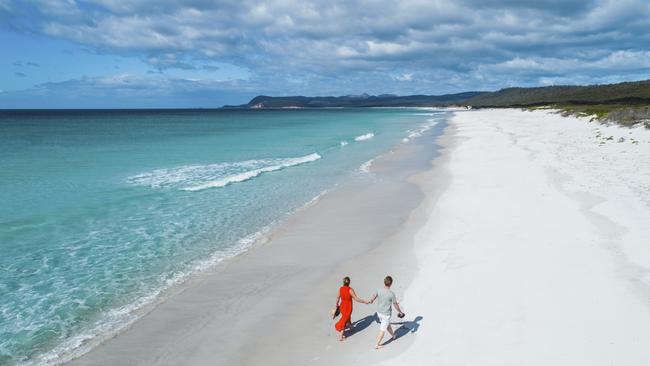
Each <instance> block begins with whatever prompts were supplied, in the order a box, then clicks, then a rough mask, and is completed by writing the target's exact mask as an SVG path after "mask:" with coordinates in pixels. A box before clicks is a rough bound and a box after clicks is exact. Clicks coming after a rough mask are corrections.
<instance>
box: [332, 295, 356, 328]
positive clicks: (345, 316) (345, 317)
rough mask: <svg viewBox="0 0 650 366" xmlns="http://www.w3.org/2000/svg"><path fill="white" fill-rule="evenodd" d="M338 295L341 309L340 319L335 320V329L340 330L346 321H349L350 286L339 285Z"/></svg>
mask: <svg viewBox="0 0 650 366" xmlns="http://www.w3.org/2000/svg"><path fill="white" fill-rule="evenodd" d="M339 295H340V296H341V304H340V305H339V307H340V309H341V319H339V321H338V322H336V325H335V327H336V330H337V331H339V332H340V331H342V330H343V329H344V328H345V325H346V324H347V323H350V322H351V321H350V316H352V296H351V295H350V286H341V288H340V289H339Z"/></svg>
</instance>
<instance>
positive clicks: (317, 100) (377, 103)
mask: <svg viewBox="0 0 650 366" xmlns="http://www.w3.org/2000/svg"><path fill="white" fill-rule="evenodd" d="M557 104H577V105H589V104H630V105H639V104H645V105H650V80H645V81H636V82H625V83H619V84H606V85H586V86H568V85H567V86H545V87H534V88H506V89H501V90H499V91H495V92H476V91H472V92H464V93H457V94H445V95H408V96H397V95H391V94H382V95H367V94H363V95H346V96H340V97H332V96H328V97H305V96H288V97H271V96H265V95H260V96H257V97H255V98H253V99H251V101H250V102H248V103H246V104H242V105H238V106H224V108H240V109H257V108H334V107H339V108H340V107H348V108H355V107H427V106H431V107H436V106H438V107H439V106H452V105H463V106H472V107H528V106H539V105H557Z"/></svg>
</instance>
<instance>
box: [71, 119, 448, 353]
mask: <svg viewBox="0 0 650 366" xmlns="http://www.w3.org/2000/svg"><path fill="white" fill-rule="evenodd" d="M440 128H441V127H433V128H432V129H431V130H429V131H427V133H424V134H423V136H420V137H419V138H418V142H416V141H414V142H410V143H409V144H399V145H398V146H396V147H394V148H393V149H392V150H391V151H390V152H388V153H384V154H382V155H380V156H378V157H377V158H375V159H373V163H372V167H371V168H370V173H367V174H372V175H373V176H375V177H376V179H377V180H378V182H374V183H373V184H372V185H371V187H372V186H374V187H375V190H376V192H366V193H365V194H366V196H368V197H373V195H374V198H379V197H383V196H391V197H392V198H391V199H385V200H383V201H386V202H382V200H379V202H373V203H370V204H369V203H368V201H364V200H362V199H360V197H355V195H357V193H358V191H361V190H363V189H365V188H366V187H359V186H357V187H355V186H354V185H355V184H358V183H350V184H349V185H348V186H346V187H338V188H336V189H335V190H334V191H333V192H330V193H329V194H327V195H325V196H324V197H320V199H319V200H318V202H317V204H313V203H312V204H311V205H310V204H307V205H306V207H303V208H301V209H299V210H297V211H299V212H298V213H297V214H295V215H291V216H290V217H288V218H287V220H286V221H285V222H283V223H281V224H280V225H279V227H277V228H275V229H274V230H273V231H272V232H271V233H270V235H269V237H268V239H267V240H265V241H264V242H263V243H260V244H255V245H254V246H253V248H251V249H250V250H248V251H247V252H246V253H243V254H242V255H239V256H236V257H234V258H232V259H230V260H228V261H227V262H226V263H220V264H219V265H217V266H216V267H215V268H213V269H209V270H206V271H205V272H204V273H200V274H199V275H198V276H196V278H192V279H190V280H189V281H188V282H187V283H186V284H184V285H182V286H180V287H179V288H177V289H175V290H174V291H172V292H170V294H169V296H165V298H164V299H163V300H162V301H159V302H157V303H156V304H155V305H154V306H153V309H151V310H149V311H147V312H146V313H145V314H144V315H143V316H142V317H140V318H139V319H137V320H136V321H135V322H134V323H132V324H131V325H129V326H128V327H127V329H126V330H123V331H121V332H119V333H118V334H117V335H115V336H113V337H111V338H109V339H107V340H105V341H103V342H102V343H101V344H100V345H98V346H96V347H94V348H92V349H91V350H90V351H89V352H87V353H85V354H83V355H81V356H80V357H77V358H75V359H72V360H71V361H68V362H67V363H65V364H69V365H75V364H84V365H87V364H106V363H114V364H115V363H117V364H125V363H126V364H155V365H158V364H160V365H162V364H174V363H179V362H183V363H185V364H192V362H194V363H195V364H202V363H205V362H207V361H206V360H208V359H209V360H210V362H211V363H215V362H217V363H223V364H230V363H239V364H241V363H242V362H243V363H246V362H247V361H246V360H245V359H243V358H242V354H241V352H239V351H237V350H239V349H240V348H241V347H240V345H243V344H249V346H250V343H251V342H253V343H254V342H255V340H247V341H244V339H243V338H245V337H244V336H242V333H245V332H244V331H242V330H243V329H249V330H250V331H251V332H253V331H254V329H263V328H264V327H269V325H261V324H263V323H264V324H266V323H268V322H271V323H273V322H275V321H276V320H275V319H276V317H277V314H279V313H281V312H282V309H281V308H282V304H283V303H284V304H286V300H284V299H279V298H277V297H276V296H273V295H272V293H270V291H269V289H272V290H273V291H280V292H283V293H284V292H285V291H286V292H287V293H288V296H287V298H292V297H293V298H296V297H299V296H298V295H299V293H300V290H297V288H301V289H302V291H304V292H308V288H309V287H310V286H311V287H314V286H318V284H320V283H323V281H322V278H324V277H326V276H328V275H329V272H330V271H331V270H332V268H334V266H335V265H336V262H337V261H340V260H342V259H344V258H341V256H340V255H339V254H332V253H331V252H332V251H335V252H336V251H340V250H343V251H345V250H347V251H349V252H351V253H352V255H353V256H354V257H356V256H358V255H363V254H364V253H367V252H368V251H371V250H372V248H376V247H380V246H382V245H383V244H377V241H379V242H380V243H381V242H382V241H383V240H384V239H385V238H386V237H387V236H389V233H390V232H391V231H396V230H398V228H399V227H400V225H401V224H402V223H403V222H402V221H403V220H405V218H404V217H405V216H406V215H407V214H408V212H411V211H412V210H413V209H414V207H416V206H418V202H419V200H421V199H422V198H423V197H421V196H420V195H421V192H417V190H419V188H417V187H415V186H413V183H411V182H406V177H407V175H411V174H412V173H413V171H418V170H421V169H423V168H427V166H426V165H428V163H430V160H429V161H426V162H423V160H426V159H427V156H428V155H427V154H415V155H414V151H410V152H409V151H408V150H417V149H420V151H419V152H420V153H421V152H422V149H423V148H424V149H431V145H430V143H429V142H427V143H423V142H419V141H423V140H425V138H426V137H430V136H432V135H435V136H437V131H438V130H439V129H440ZM433 150H435V149H433ZM429 153H434V152H429ZM409 154H410V155H409ZM400 155H405V156H402V157H401V158H395V156H400ZM423 155H424V156H423ZM409 156H410V158H414V156H415V158H414V159H413V160H414V161H415V162H411V161H406V160H408V159H406V158H407V157H409ZM400 159H401V160H400ZM391 164H393V166H390V165H391ZM418 164H419V165H418ZM400 180H401V181H400ZM337 196H338V199H337ZM368 197H366V198H368ZM350 200H352V201H355V202H354V203H352V204H350V202H346V201H350ZM342 203H346V204H348V205H349V206H348V207H347V209H350V208H353V210H354V209H356V210H361V211H363V212H365V214H362V215H359V217H356V218H355V219H356V220H361V221H365V222H363V223H362V224H363V225H361V226H364V225H365V226H366V228H365V229H364V230H365V231H366V232H364V233H361V232H360V231H362V230H359V228H353V227H347V228H346V230H347V232H345V233H342V234H340V235H339V236H338V237H337V235H330V234H328V233H327V232H322V231H323V230H324V231H328V230H325V228H324V227H323V225H325V226H327V225H331V226H332V227H331V228H330V230H329V231H332V230H331V229H334V228H338V229H340V228H341V226H340V225H341V224H345V223H344V222H343V221H342V218H334V219H331V218H330V219H328V216H332V213H334V216H336V212H337V210H338V209H341V208H346V207H345V206H341V204H342ZM337 205H338V206H337ZM382 205H383V206H382ZM323 206H328V207H326V208H322V207H323ZM364 206H365V207H364ZM389 206H390V207H391V208H392V209H395V210H396V211H399V212H397V213H395V214H387V215H384V216H385V217H384V218H383V219H382V220H384V221H385V223H386V224H387V225H382V230H377V229H376V228H373V230H369V227H370V226H372V225H371V222H369V221H368V219H370V220H372V217H373V214H372V212H374V213H375V214H376V213H377V212H390V211H391V210H386V209H387V208H388V207H389ZM318 207H320V208H318ZM399 207H401V208H399ZM318 211H322V212H321V213H318ZM314 212H316V213H314ZM319 215H320V216H323V217H319ZM374 216H375V218H377V217H376V215H374ZM310 220H311V221H310ZM327 220H330V221H337V220H338V221H339V222H338V223H336V222H329V223H325V224H324V223H323V221H327ZM314 225H316V226H319V225H320V226H321V227H322V228H321V229H320V230H321V232H320V233H319V235H320V236H321V237H318V238H316V239H315V241H316V242H317V243H318V244H320V245H317V248H314V247H312V248H310V249H311V250H314V249H316V251H317V252H319V254H317V255H315V254H314V253H308V252H307V250H306V248H300V247H299V246H297V243H296V236H300V235H302V236H303V238H305V237H309V236H313V235H314V234H316V233H317V232H318V229H317V228H315V227H314ZM292 227H293V228H294V229H295V228H298V229H297V230H293V231H295V232H292ZM371 231H374V232H371ZM296 234H297V235H296ZM322 236H330V237H332V239H335V238H336V239H338V240H339V241H341V239H345V240H351V241H352V242H355V243H357V244H355V245H352V246H349V245H341V243H339V244H337V245H336V246H334V247H328V245H330V244H331V242H324V238H322ZM369 238H370V239H369ZM345 240H344V241H345ZM359 243H361V244H359ZM408 250H410V248H409V249H408ZM408 250H407V251H408ZM285 253H286V254H287V256H286V257H285V258H274V259H272V260H271V262H274V263H269V261H268V260H265V259H268V258H269V257H278V256H280V257H282V255H283V254H285ZM344 254H345V253H344ZM265 256H266V257H267V258H264V257H265ZM412 259H413V258H412ZM299 262H302V263H299ZM310 262H311V264H310ZM296 276H304V278H301V279H299V280H296V279H295V277H296ZM335 277H337V278H338V277H341V276H339V275H338V274H337V275H336V276H335ZM226 278H227V279H226ZM381 278H383V277H381ZM319 279H320V280H319ZM339 281H340V279H337V280H336V281H335V282H334V283H332V284H331V286H330V287H331V288H333V289H334V290H336V288H337V285H338V282H339ZM285 282H286V283H289V284H291V285H293V286H294V287H295V289H293V290H291V289H286V287H287V285H285V284H284V283H285ZM353 283H357V284H358V282H355V281H354V280H353ZM307 284H309V286H307ZM249 286H250V287H251V288H250V289H249V288H248V287H249ZM240 287H247V289H241V288H240ZM322 291H323V292H324V291H325V289H323V290H322ZM210 292H225V293H232V294H233V295H232V296H234V297H235V298H234V299H228V300H226V301H221V300H223V297H224V295H212V296H211V295H208V294H207V293H210ZM226 296H227V295H226ZM254 297H257V298H260V301H259V303H258V302H256V301H254V300H255V298H254ZM330 302H331V301H327V302H326V303H325V304H324V307H325V309H324V310H323V312H324V314H325V316H324V318H325V319H327V315H326V314H327V311H328V310H329V308H330V307H331V304H330ZM197 303H201V304H202V305H201V306H199V305H198V304H197ZM260 303H261V304H260ZM207 304H210V305H214V307H215V309H214V310H213V309H207V308H206V305H207ZM264 306H266V307H267V309H260V307H264ZM235 307H240V308H241V310H236V309H235ZM190 309H191V310H190ZM269 310H271V311H269ZM242 314H245V315H244V316H243V317H244V318H245V319H242ZM269 317H270V318H269ZM318 317H320V313H319V314H318ZM181 319H183V320H182V321H181ZM229 319H236V320H235V321H234V323H233V324H229V325H224V326H218V325H217V323H219V322H228V321H229ZM269 319H270V320H269ZM206 322H207V323H208V324H206ZM169 323H173V324H174V325H171V326H170V325H169ZM296 324H297V323H296ZM327 324H328V327H329V326H331V327H333V325H332V323H331V321H328V322H327ZM206 327H214V332H209V331H205V328H206ZM271 327H272V326H271ZM287 328H291V327H287ZM332 329H333V328H332ZM231 330H232V331H236V333H238V334H237V335H236V336H232V335H228V333H230V332H231ZM201 332H203V333H202V334H204V335H206V334H210V336H212V337H214V334H222V335H221V337H223V338H224V339H218V340H214V343H219V344H218V345H217V346H216V347H215V344H209V342H208V343H205V337H204V336H197V335H196V334H197V333H201ZM188 337H189V338H193V339H194V341H190V340H188ZM217 338H219V336H217ZM181 339H182V344H180V345H179V344H178V341H179V340H181ZM196 343H199V344H196ZM200 344H202V345H203V346H201V345H200ZM172 345H173V346H172ZM263 346H264V345H259V347H263ZM169 347H172V348H171V349H175V351H171V350H170V348H169ZM247 347H248V346H247ZM190 348H192V349H195V348H205V349H204V350H203V351H201V352H198V353H195V354H192V355H189V354H187V353H186V351H185V350H187V349H190ZM215 348H216V350H215ZM208 349H212V350H210V351H209V350H208ZM244 349H245V347H244ZM203 353H207V354H203ZM259 354H264V352H259ZM182 355H184V356H182ZM280 356H281V355H278V356H276V357H280ZM177 357H180V358H177ZM280 360H281V358H279V359H278V361H280Z"/></svg>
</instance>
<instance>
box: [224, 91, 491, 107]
mask: <svg viewBox="0 0 650 366" xmlns="http://www.w3.org/2000/svg"><path fill="white" fill-rule="evenodd" d="M483 93H485V92H465V93H458V94H445V95H408V96H397V95H391V94H382V95H367V94H362V95H346V96H341V97H304V96H290V97H270V96H266V95H260V96H257V97H255V98H253V99H251V101H250V102H248V103H246V104H242V105H238V106H224V108H243V109H257V108H337V107H338V108H341V107H347V108H359V107H427V106H448V105H454V104H462V103H464V102H465V101H467V100H468V99H470V98H473V97H476V96H479V95H481V94H483Z"/></svg>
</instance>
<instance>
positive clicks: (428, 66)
mask: <svg viewBox="0 0 650 366" xmlns="http://www.w3.org/2000/svg"><path fill="white" fill-rule="evenodd" d="M0 45H1V46H2V53H0V65H1V68H2V78H0V108H29V107H40V108H93V107H218V106H221V105H223V104H240V103H244V102H247V101H248V99H250V98H251V97H253V96H255V95H257V94H267V95H297V94H300V95H344V94H360V93H364V92H367V93H370V94H381V93H393V94H401V95H404V94H445V93H454V92H461V91H468V90H495V89H499V88H503V87H507V86H515V85H517V86H536V85H553V84H556V85H557V84H585V83H588V84H593V83H609V82H618V81H624V80H642V79H650V1H648V0H594V1H590V0H585V1H570V0H547V1H525V0H521V1H518V0H455V1H451V0H450V1H447V0H399V1H395V0H363V1H354V0H344V1H338V0H323V1H320V0H319V1H290V0H273V1H264V2H262V1H249V0H235V1H230V0H228V1H210V0H185V1H184V0H0Z"/></svg>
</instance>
